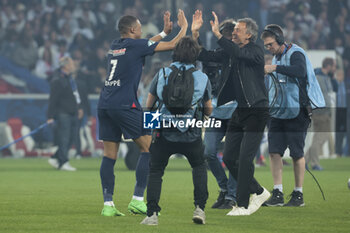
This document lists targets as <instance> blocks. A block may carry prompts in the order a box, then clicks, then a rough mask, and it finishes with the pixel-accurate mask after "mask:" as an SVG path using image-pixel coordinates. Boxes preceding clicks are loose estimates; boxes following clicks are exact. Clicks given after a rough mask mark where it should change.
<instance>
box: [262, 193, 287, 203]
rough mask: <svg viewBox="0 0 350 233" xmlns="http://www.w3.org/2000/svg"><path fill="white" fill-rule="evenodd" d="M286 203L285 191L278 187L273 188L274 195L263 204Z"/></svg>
mask: <svg viewBox="0 0 350 233" xmlns="http://www.w3.org/2000/svg"><path fill="white" fill-rule="evenodd" d="M283 205H284V198H283V193H282V192H280V191H279V190H278V189H274V190H272V196H271V197H270V199H269V200H267V201H265V202H264V204H262V206H283Z"/></svg>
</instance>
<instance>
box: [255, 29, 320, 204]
mask: <svg viewBox="0 0 350 233" xmlns="http://www.w3.org/2000/svg"><path fill="white" fill-rule="evenodd" d="M261 39H262V40H263V41H264V46H265V48H266V49H267V50H268V51H269V52H271V53H272V54H273V55H274V57H273V60H272V65H265V73H266V74H270V76H271V77H273V78H272V79H271V80H270V81H271V82H270V83H272V81H273V82H274V83H275V84H276V87H278V88H275V85H272V88H270V91H269V102H270V116H271V121H270V125H269V136H268V142H269V153H270V161H271V172H272V176H273V182H274V188H273V191H272V196H271V198H270V199H269V200H267V201H266V202H265V203H264V205H265V206H304V205H305V204H304V199H303V181H304V173H305V159H304V145H305V137H306V132H307V128H308V126H309V124H310V117H311V114H312V112H311V111H312V108H319V107H324V99H323V95H322V92H321V89H320V87H319V85H318V82H317V79H316V77H315V73H314V70H313V68H312V65H311V62H310V61H309V59H308V57H307V56H306V53H305V51H304V50H303V49H302V48H300V47H299V46H297V45H295V44H287V43H286V42H285V41H284V37H283V32H282V29H281V27H280V26H278V25H275V24H270V25H267V26H266V27H265V29H264V31H263V33H262V34H261ZM287 147H288V148H289V150H290V156H291V157H292V159H293V167H294V178H295V187H294V190H293V192H292V194H291V199H290V200H289V202H288V203H286V204H284V197H283V186H282V167H283V164H282V156H283V154H284V152H285V150H286V149H287Z"/></svg>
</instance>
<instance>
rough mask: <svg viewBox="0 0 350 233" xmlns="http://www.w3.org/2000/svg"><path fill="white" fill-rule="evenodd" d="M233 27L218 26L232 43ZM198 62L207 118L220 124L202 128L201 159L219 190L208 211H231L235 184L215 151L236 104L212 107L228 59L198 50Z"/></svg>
mask: <svg viewBox="0 0 350 233" xmlns="http://www.w3.org/2000/svg"><path fill="white" fill-rule="evenodd" d="M235 24H236V23H235V22H234V20H233V19H227V20H225V21H223V22H222V23H221V24H220V33H221V34H222V35H223V36H224V37H225V38H227V39H228V40H232V32H233V29H234V27H235ZM198 36H199V33H196V31H194V32H193V37H194V39H197V38H198ZM217 58H219V59H217ZM198 60H199V61H202V62H203V63H202V64H203V72H204V73H206V74H207V76H208V78H209V80H210V83H211V86H212V95H213V98H212V105H213V112H212V114H211V115H210V117H211V118H215V119H219V120H221V122H222V124H221V128H220V129H216V128H211V129H206V131H205V136H204V145H205V150H204V156H205V158H206V160H207V163H208V166H209V168H210V170H211V172H212V173H213V175H214V177H215V179H216V181H217V183H218V186H219V188H220V193H219V197H218V198H217V200H216V202H215V203H214V204H213V205H212V208H215V209H216V208H217V209H232V207H233V206H235V205H236V187H237V182H236V180H235V179H234V178H233V176H232V175H231V174H229V177H227V175H226V173H225V170H224V168H223V167H222V165H221V162H220V161H219V159H218V157H217V152H218V150H219V147H220V143H221V140H222V139H223V137H224V136H225V132H226V129H227V123H228V121H229V119H230V118H231V116H232V113H233V111H234V110H235V108H236V107H237V102H236V101H234V102H232V101H231V102H230V103H228V104H225V105H222V106H218V107H217V106H216V105H217V95H218V92H219V91H220V89H221V88H222V87H223V84H224V83H225V81H226V80H227V79H228V76H229V74H230V69H231V67H230V63H231V61H230V56H227V55H226V54H225V53H224V51H223V50H222V49H221V48H218V49H216V50H214V51H207V50H206V49H204V48H202V50H201V53H200V55H199V57H198Z"/></svg>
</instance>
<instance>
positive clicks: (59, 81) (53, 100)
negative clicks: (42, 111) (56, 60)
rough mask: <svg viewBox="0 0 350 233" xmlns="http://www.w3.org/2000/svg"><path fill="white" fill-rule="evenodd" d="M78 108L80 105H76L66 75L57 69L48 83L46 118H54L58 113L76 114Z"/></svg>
mask: <svg viewBox="0 0 350 233" xmlns="http://www.w3.org/2000/svg"><path fill="white" fill-rule="evenodd" d="M79 108H81V106H80V105H79V106H78V104H77V101H76V99H75V96H74V95H73V91H72V87H71V85H70V82H69V78H68V76H67V75H65V74H63V73H62V72H61V71H60V70H58V71H57V72H55V73H54V76H53V79H52V81H51V85H50V96H49V106H48V110H47V117H48V119H50V118H55V117H56V116H57V114H59V113H66V114H71V115H76V114H78V109H79Z"/></svg>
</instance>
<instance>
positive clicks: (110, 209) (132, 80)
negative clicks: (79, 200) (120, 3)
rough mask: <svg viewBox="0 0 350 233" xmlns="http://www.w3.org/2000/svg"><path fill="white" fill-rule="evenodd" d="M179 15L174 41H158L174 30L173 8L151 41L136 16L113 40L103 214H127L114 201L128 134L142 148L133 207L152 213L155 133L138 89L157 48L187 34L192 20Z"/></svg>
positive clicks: (105, 103) (104, 102)
mask: <svg viewBox="0 0 350 233" xmlns="http://www.w3.org/2000/svg"><path fill="white" fill-rule="evenodd" d="M177 18H178V25H179V26H180V28H181V29H180V31H179V33H178V34H177V36H176V37H175V38H174V39H172V40H171V41H169V42H158V41H160V40H161V39H162V38H164V37H165V36H166V35H167V34H168V33H170V31H171V29H172V22H171V21H170V12H168V11H167V12H165V14H164V30H163V32H161V33H160V34H158V35H156V36H154V37H152V38H151V39H149V40H148V39H141V34H142V31H141V23H140V21H139V20H138V19H137V18H136V17H134V16H129V15H127V16H123V17H122V18H121V19H119V22H118V31H119V32H120V34H121V38H120V39H117V40H115V41H113V42H112V44H111V48H110V51H109V52H108V77H107V79H106V81H105V85H104V87H103V89H102V92H101V95H100V99H99V103H98V122H99V137H100V140H103V145H104V156H103V159H102V163H101V169H100V176H101V183H102V191H103V199H104V208H103V210H102V215H103V216H124V214H122V213H121V212H119V211H118V210H117V209H116V208H115V206H114V202H113V192H114V179H115V177H114V165H115V162H116V159H117V153H118V149H119V143H120V141H121V135H122V134H123V136H124V138H125V139H133V140H134V142H135V143H136V144H137V145H138V146H139V148H140V151H141V155H140V157H139V161H138V164H137V166H136V185H135V190H134V195H133V198H132V200H131V202H130V204H129V206H128V210H129V211H130V212H132V213H135V214H146V211H147V207H146V204H145V203H144V202H143V194H144V190H145V188H146V185H147V175H148V169H149V165H148V164H149V157H150V154H149V145H150V143H151V136H150V132H148V131H145V129H143V111H142V108H141V105H140V103H139V102H138V100H137V88H138V86H139V82H140V79H141V73H142V66H143V64H144V61H145V57H146V56H147V55H153V53H154V52H157V51H166V50H172V49H173V48H174V47H175V45H176V43H177V42H178V41H179V40H180V39H181V38H182V37H183V36H185V34H186V30H187V26H188V24H187V20H186V17H185V15H184V12H183V11H182V10H179V12H178V15H177Z"/></svg>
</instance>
